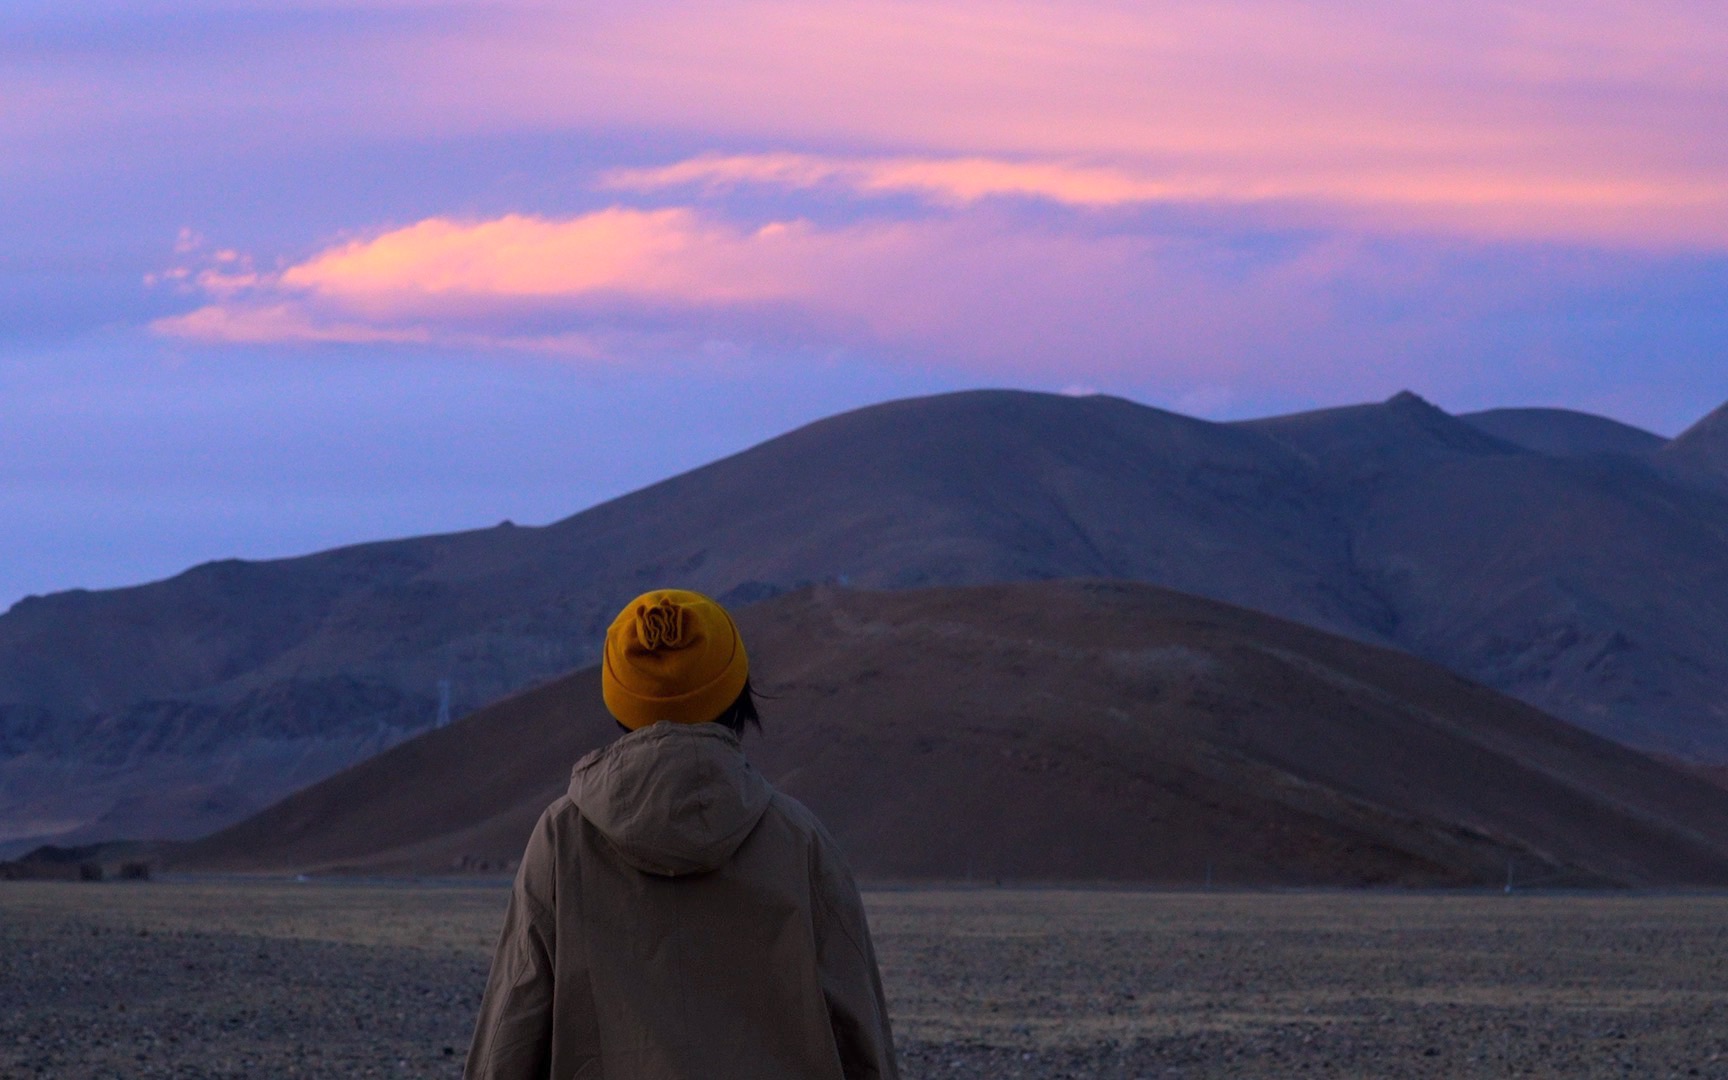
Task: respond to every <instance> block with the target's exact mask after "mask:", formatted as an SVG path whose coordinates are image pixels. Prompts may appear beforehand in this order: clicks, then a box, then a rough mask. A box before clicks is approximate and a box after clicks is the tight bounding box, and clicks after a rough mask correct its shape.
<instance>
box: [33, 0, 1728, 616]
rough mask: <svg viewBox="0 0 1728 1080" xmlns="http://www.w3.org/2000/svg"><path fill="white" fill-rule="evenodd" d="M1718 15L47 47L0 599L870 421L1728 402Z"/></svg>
mask: <svg viewBox="0 0 1728 1080" xmlns="http://www.w3.org/2000/svg"><path fill="white" fill-rule="evenodd" d="M1723 55H1728V13H1724V12H1723V11H1722V10H1721V8H1720V6H1719V5H1716V4H1713V3H1704V2H1690V0H1686V2H1682V0H1664V2H1656V3H1650V2H1643V3H1638V4H1633V3H1631V2H1629V0H1587V2H1572V3H1565V4H1561V3H1531V2H1506V3H1476V2H1470V3H1462V4H1457V5H1449V6H1445V7H1443V8H1439V9H1437V8H1434V7H1433V6H1431V5H1417V4H1414V3H1367V2H1365V0H1362V2H1340V0H1323V2H1318V3H1314V2H1305V3H1297V2H1294V0H1244V2H1234V3H1231V2H1225V3H1218V2H1206V3H1199V2H1194V3H1186V2H1181V3H1171V2H1165V3H1152V4H1126V3H1099V2H1082V3H1068V4H1063V5H1060V6H1058V5H1053V4H1013V3H988V4H987V3H981V2H977V0H958V2H942V0H938V2H928V3H917V4H900V3H855V2H848V0H839V2H827V3H822V4H810V3H805V4H793V3H768V2H730V3H711V4H702V5H695V4H689V3H670V2H662V0H650V2H647V3H643V4H635V5H630V6H628V8H625V7H623V6H621V5H594V4H530V3H519V4H448V3H427V2H418V0H394V2H390V0H374V2H369V3H356V2H344V0H302V2H298V3H293V2H286V0H181V2H177V3H169V2H166V0H148V2H147V0H137V2H130V3H120V2H113V0H110V2H107V3H100V2H98V3H94V4H86V5H80V6H79V8H78V10H76V11H69V10H66V9H65V6H64V5H58V4H51V3H48V2H46V0H24V2H19V3H14V4H11V5H8V6H7V8H6V10H5V11H4V12H3V13H0V228H3V229H4V231H5V234H6V236H7V237H8V241H7V244H6V245H5V247H4V249H3V250H0V304H3V305H4V307H3V310H4V311H5V312H6V315H7V318H6V319H5V321H4V325H3V326H0V452H3V454H4V457H3V458H0V460H3V461H4V464H3V465H0V514H3V516H0V547H3V548H4V549H5V550H7V551H8V552H9V553H10V557H9V559H8V560H7V565H6V566H4V567H0V605H4V604H6V603H9V602H10V600H11V599H15V598H16V597H17V596H19V595H22V594H23V593H24V592H29V591H38V592H39V591H47V590H51V589H57V588H65V587H71V586H76V585H87V586H107V585H114V584H120V583H124V582H128V581H135V580H143V579H146V578H149V577H154V576H160V575H162V574H165V573H169V572H172V571H174V570H176V569H179V568H181V567H183V566H185V565H189V564H191V563H193V562H197V561H201V560H203V559H207V558H217V557H224V556H229V555H243V556H248V557H261V556H271V555H281V554H288V553H292V552H297V551H305V550H312V549H314V548H317V547H320V546H325V545H328V544H334V543H340V542H352V541H359V540H364V539H372V538H380V537H384V536H390V535H398V534H402V533H408V532H419V531H429V530H436V529H449V528H458V527H470V526H479V525H486V524H490V523H493V522H495V521H496V520H498V519H499V518H503V517H512V518H515V519H516V520H519V521H528V522H538V521H546V520H551V519H554V518H557V517H561V516H563V515H565V514H568V513H571V512H574V511H576V510H579V509H581V508H583V507H585V506H587V505H590V504H592V503H593V502H595V501H597V500H599V499H601V498H604V497H609V496H611V495H616V494H619V493H622V492H623V491H626V490H629V489H630V488H633V487H635V486H639V485H640V484H643V483H647V482H651V481H653V480H655V479H658V478H660V477H662V476H665V475H668V474H670V473H672V472H675V471H679V470H681V469H685V468H689V467H692V466H694V465H698V464H701V463H702V462H704V461H706V460H708V459H710V458H712V457H714V456H718V455H720V454H723V453H727V452H731V451H734V450H737V449H741V448H743V447H744V446H746V445H749V444H750V443H753V442H755V441H758V440H760V439H761V438H764V437H767V436H770V435H772V434H775V433H777V432H779V431H781V430H785V429H786V428H789V427H792V426H796V425H797V424H799V423H803V422H807V421H809V420H813V419H816V418H818V417H820V416H822V415H825V414H827V413H830V412H833V411H837V410H839V409H843V408H848V407H855V406H858V405H863V404H868V403H870V402H872V401H877V400H883V399H885V398H890V397H895V396H901V395H904V394H911V393H924V392H931V391H936V390H943V389H954V388H961V387H966V386H978V385H997V386H1002V385H1006V386H1021V387H1027V388H1031V389H1044V390H1061V389H1068V388H1076V389H1095V390H1098V391H1103V392H1109V393H1116V394H1121V395H1123V396H1126V397H1130V398H1133V399H1136V400H1140V401H1144V402H1147V403H1149V404H1154V405H1158V406H1161V407H1166V408H1173V409H1177V410H1179V411H1184V412H1189V413H1193V414H1197V415H1203V416H1208V417H1212V418H1217V419H1230V418H1237V417H1243V416H1249V415H1258V414H1265V413H1270V412H1278V411H1289V410H1295V409H1302V408H1311V407H1318V406H1324V405H1332V404H1343V403H1349V402H1354V401H1361V400H1373V399H1378V398H1383V397H1386V396H1388V395H1390V394H1391V393H1392V392H1394V391H1396V390H1398V389H1401V388H1406V387H1408V388H1410V389H1414V390H1416V391H1417V392H1419V393H1422V394H1424V395H1425V396H1427V397H1429V398H1430V399H1431V400H1434V401H1435V402H1436V403H1437V404H1440V405H1441V406H1443V407H1446V408H1449V409H1453V410H1455V411H1463V410H1468V409H1473V408H1487V407H1493V406H1499V405H1557V406H1564V407H1570V408H1579V409H1585V410H1588V411H1594V412H1599V413H1603V414H1607V415H1611V416H1615V417H1618V418H1620V419H1623V420H1627V421H1629V422H1632V423H1637V424H1640V425H1643V426H1646V427H1650V428H1652V429H1654V430H1658V431H1661V432H1663V433H1664V434H1673V433H1675V432H1677V431H1678V430H1680V429H1681V428H1683V427H1685V426H1686V425H1687V424H1688V423H1690V422H1691V421H1692V420H1694V419H1696V418H1697V417H1698V416H1701V415H1702V414H1704V413H1705V412H1708V411H1709V410H1710V409H1712V408H1714V407H1715V406H1716V405H1718V404H1721V402H1722V401H1723V399H1725V398H1728V355H1725V353H1728V350H1725V348H1724V345H1725V343H1728V65H1723V64H1722V63H1721V62H1720V58H1721V57H1722V56H1723Z"/></svg>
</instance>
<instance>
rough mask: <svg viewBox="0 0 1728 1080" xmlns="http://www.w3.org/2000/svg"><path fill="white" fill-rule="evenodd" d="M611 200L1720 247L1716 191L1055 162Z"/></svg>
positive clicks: (809, 159) (760, 160) (812, 159)
mask: <svg viewBox="0 0 1728 1080" xmlns="http://www.w3.org/2000/svg"><path fill="white" fill-rule="evenodd" d="M602 184H603V186H606V187H609V188H613V189H616V190H625V191H638V192H648V191H656V190H661V189H666V188H677V187H686V186H694V187H698V188H701V189H704V190H707V191H710V192H712V191H715V190H718V189H723V188H729V187H734V186H738V185H744V184H755V185H767V186H775V187H782V188H822V187H827V188H838V189H844V190H849V191H853V192H856V193H859V194H864V195H884V194H897V193H911V194H916V195H920V196H923V197H925V198H928V199H930V200H932V201H934V202H938V203H945V204H950V205H957V206H965V205H968V204H971V203H974V202H977V201H979V200H982V199H987V198H992V197H1001V196H1013V197H1029V198H1038V199H1046V200H1049V201H1051V202H1056V203H1061V204H1065V205H1069V206H1077V207H1089V208H1102V207H1120V206H1133V205H1138V204H1152V203H1199V204H1213V205H1219V204H1224V205H1228V204H1256V205H1258V206H1262V207H1270V208H1273V209H1274V211H1275V212H1276V216H1279V217H1281V218H1282V219H1283V220H1285V221H1291V220H1300V221H1303V222H1305V223H1320V222H1323V221H1330V223H1332V224H1334V225H1337V224H1348V225H1350V226H1352V227H1358V228H1370V229H1373V228H1375V227H1378V228H1379V229H1380V230H1382V231H1386V230H1391V231H1398V232H1407V231H1430V232H1454V231H1462V232H1465V233H1476V234H1482V233H1494V234H1499V235H1503V236H1507V237H1514V238H1545V239H1557V238H1566V237H1568V236H1571V235H1573V234H1575V233H1576V231H1577V229H1578V227H1579V224H1580V218H1583V217H1587V218H1590V219H1592V223H1593V227H1594V228H1597V229H1598V230H1603V231H1606V232H1608V233H1614V234H1616V235H1618V236H1619V237H1620V238H1622V239H1631V238H1636V239H1638V240H1640V241H1649V240H1661V241H1663V242H1666V243H1673V242H1676V241H1677V240H1678V239H1679V238H1678V237H1675V236H1670V235H1668V234H1666V233H1654V232H1652V231H1651V226H1650V222H1651V221H1652V220H1653V219H1656V218H1666V219H1670V220H1671V221H1673V222H1674V223H1676V224H1678V223H1681V222H1691V221H1692V220H1693V219H1694V218H1699V219H1702V220H1700V221H1698V222H1696V223H1694V225H1693V227H1692V230H1691V232H1690V233H1689V234H1688V239H1690V240H1691V241H1692V242H1695V243H1701V244H1709V245H1714V244H1720V243H1723V242H1728V185H1724V186H1721V187H1713V186H1707V185H1694V186H1683V185H1669V186H1667V187H1664V186H1661V185H1658V184H1654V183H1641V182H1633V181H1623V182H1615V183H1609V182H1598V181H1591V180H1576V179H1566V178H1555V179H1538V178H1528V177H1513V176H1501V177H1488V176H1471V175H1446V174H1442V173H1439V172H1431V173H1429V174H1426V175H1423V174H1412V175H1403V176H1395V175H1375V174H1374V173H1373V172H1370V171H1363V172H1359V173H1347V172H1338V173H1333V174H1323V173H1319V172H1312V173H1310V174H1309V175H1306V176H1285V177H1276V178H1269V177H1258V176H1251V175H1240V174H1237V175H1232V174H1230V173H1228V172H1218V173H1214V174H1207V175H1200V174H1197V173H1194V172H1191V171H1190V172H1186V173H1185V172H1184V171H1183V170H1180V169H1171V170H1169V171H1168V172H1167V173H1166V174H1164V175H1158V174H1155V173H1152V172H1150V171H1142V172H1138V173H1137V172H1136V171H1134V170H1131V169H1124V168H1112V167H1102V166H1094V165H1084V164H1074V163H1071V162H1063V161H1010V160H1000V159H991V158H981V157H967V158H929V157H925V158H912V157H884V158H860V157H825V156H820V155H813V154H798V153H788V152H777V153H764V154H724V155H722V154H708V155H702V156H699V157H694V158H688V159H686V160H683V161H679V162H675V163H673V164H671V165H664V166H652V167H646V168H631V169H617V170H613V171H611V172H610V173H608V174H606V175H605V176H604V177H603V178H602Z"/></svg>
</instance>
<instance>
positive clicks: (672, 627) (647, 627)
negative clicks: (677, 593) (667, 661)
mask: <svg viewBox="0 0 1728 1080" xmlns="http://www.w3.org/2000/svg"><path fill="white" fill-rule="evenodd" d="M636 626H637V631H636V632H637V634H638V636H639V637H640V638H641V641H642V647H643V648H644V649H647V650H648V651H649V652H658V651H659V650H661V649H676V648H678V647H679V646H680V645H683V644H684V608H683V607H682V606H681V605H678V604H675V603H673V602H672V599H671V598H670V597H662V598H661V599H660V602H659V603H657V604H655V605H654V606H653V607H651V608H647V609H645V610H643V611H641V612H640V613H639V614H638V615H637V622H636Z"/></svg>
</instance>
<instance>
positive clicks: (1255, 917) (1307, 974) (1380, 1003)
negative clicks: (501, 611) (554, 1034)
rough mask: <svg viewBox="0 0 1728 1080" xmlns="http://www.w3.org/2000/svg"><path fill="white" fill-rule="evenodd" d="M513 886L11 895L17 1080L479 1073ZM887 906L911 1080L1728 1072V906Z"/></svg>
mask: <svg viewBox="0 0 1728 1080" xmlns="http://www.w3.org/2000/svg"><path fill="white" fill-rule="evenodd" d="M504 896H505V894H504V891H503V889H502V888H501V887H498V886H473V885H464V886H438V885H407V884H383V885H367V884H355V883H323V882H320V883H306V884H300V883H292V882H256V881H254V882H247V881H212V882H158V883H151V884H120V883H112V884H73V883H64V884H62V883H38V882H8V883H3V884H0V1076H4V1077H7V1078H11V1077H34V1076H58V1077H69V1078H78V1080H84V1078H92V1080H93V1078H98V1077H122V1076H124V1077H133V1076H178V1077H273V1076H320V1077H326V1076H328V1077H346V1076H404V1077H410V1076H411V1077H419V1076H426V1077H454V1076H456V1075H458V1073H459V1071H460V1061H461V1057H462V1054H463V1052H464V1050H465V1049H466V1044H467V1037H468V1033H469V1029H470V1025H471V1023H472V1018H473V1014H474V1009H475V1006H476V1004H477V1003H478V999H479V993H480V988H481V984H482V982H483V980H484V977H485V970H486V964H487V958H488V955H489V952H490V947H491V940H492V937H493V934H494V932H495V928H496V926H497V924H498V920H499V917H500V915H501V913H502V909H503V903H504ZM867 901H868V904H869V907H870V913H871V918H872V924H873V926H874V927H875V932H876V937H877V945H878V949H879V951H880V953H881V957H882V961H883V968H884V976H885V978H886V980H887V983H888V991H889V997H890V1003H891V1006H892V1009H893V1013H894V1019H895V1024H896V1033H897V1036H898V1038H899V1040H900V1044H901V1050H902V1061H903V1066H904V1070H905V1074H906V1076H907V1077H908V1078H909V1080H914V1078H921V1077H957V1076H966V1077H992V1078H995V1077H1002V1078H1011V1077H1111V1078H1116V1077H1147V1078H1151V1077H1158V1078H1164V1077H1226V1076H1228V1077H1261V1076H1265V1077H1281V1076H1292V1075H1294V1076H1349V1077H1382V1076H1383V1077H1472V1076H1508V1075H1529V1076H1554V1077H1596V1076H1603V1077H1606V1076H1614V1077H1624V1076H1633V1077H1664V1076H1714V1077H1724V1078H1728V962H1725V961H1728V896H1720V895H1713V896H1636V895H1565V896H1544V895H1514V896H1511V897H1506V896H1499V895H1433V894H1422V895H1412V894H1389V893H1378V894H1376V893H1340V892H1326V893H1135V892H1085V891H1055V890H1050V891H1007V890H982V891H960V890H915V891H904V892H895V891H879V892H872V893H870V894H869V895H868V897H867Z"/></svg>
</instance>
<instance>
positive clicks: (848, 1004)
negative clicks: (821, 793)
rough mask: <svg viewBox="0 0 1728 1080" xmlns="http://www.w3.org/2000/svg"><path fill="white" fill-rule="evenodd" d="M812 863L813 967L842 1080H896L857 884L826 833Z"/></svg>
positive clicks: (873, 954)
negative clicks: (823, 998) (814, 915)
mask: <svg viewBox="0 0 1728 1080" xmlns="http://www.w3.org/2000/svg"><path fill="white" fill-rule="evenodd" d="M813 862H814V864H815V865H814V867H813V870H814V878H815V891H816V905H815V906H816V934H817V942H816V948H817V964H818V967H819V968H820V975H821V979H822V995H823V997H825V998H826V999H827V1002H828V1021H829V1023H830V1024H831V1025H832V1026H833V1029H834V1043H835V1045H836V1046H837V1047H838V1048H839V1051H840V1066H841V1071H842V1073H843V1075H844V1076H845V1078H846V1080H899V1076H900V1067H899V1064H898V1063H897V1061H896V1059H895V1056H894V1034H893V1032H892V1031H890V1030H889V1027H888V1003H887V1000H886V998H884V997H883V994H882V974H881V972H880V971H879V970H878V969H877V967H876V951H875V949H874V948H873V947H872V946H871V943H870V926H869V923H868V922H867V921H866V920H865V917H864V902H863V900H862V899H861V898H860V897H859V895H858V886H857V884H856V883H854V882H853V880H852V874H851V871H849V870H848V869H847V868H846V863H845V861H844V859H843V858H842V857H841V855H840V851H839V849H838V848H837V847H836V846H835V844H834V841H833V840H832V839H830V838H829V837H828V836H827V835H826V834H825V833H824V834H819V835H818V837H817V841H816V851H815V855H814V859H813Z"/></svg>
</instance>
